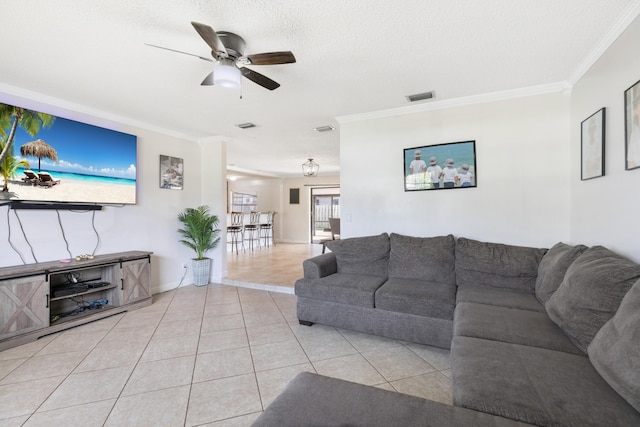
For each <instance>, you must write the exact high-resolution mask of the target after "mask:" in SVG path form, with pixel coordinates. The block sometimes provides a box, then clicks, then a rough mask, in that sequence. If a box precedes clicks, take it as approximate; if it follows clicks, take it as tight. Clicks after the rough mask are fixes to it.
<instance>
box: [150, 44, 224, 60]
mask: <svg viewBox="0 0 640 427" xmlns="http://www.w3.org/2000/svg"><path fill="white" fill-rule="evenodd" d="M145 45H147V46H151V47H155V48H158V49H164V50H168V51H171V52H176V53H181V54H183V55H189V56H195V57H196V58H200V59H202V60H203V61H209V62H214V61H213V59H211V58H205V57H204V56H200V55H196V54H193V53H189V52H183V51H181V50H175V49H171V48H168V47H164V46H157V45H155V44H150V43H145Z"/></svg>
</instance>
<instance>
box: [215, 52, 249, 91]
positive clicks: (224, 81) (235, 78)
mask: <svg viewBox="0 0 640 427" xmlns="http://www.w3.org/2000/svg"><path fill="white" fill-rule="evenodd" d="M241 76H242V74H241V73H240V69H239V68H238V67H236V66H235V65H234V63H233V61H231V60H228V59H224V60H222V61H220V65H218V66H217V67H216V68H215V70H213V84H214V85H216V86H222V87H227V88H232V89H237V88H239V87H240V77H241Z"/></svg>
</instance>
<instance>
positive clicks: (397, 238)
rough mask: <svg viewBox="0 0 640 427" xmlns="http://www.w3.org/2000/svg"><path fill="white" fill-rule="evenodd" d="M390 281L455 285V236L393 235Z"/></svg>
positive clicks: (391, 241)
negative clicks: (407, 280) (391, 278)
mask: <svg viewBox="0 0 640 427" xmlns="http://www.w3.org/2000/svg"><path fill="white" fill-rule="evenodd" d="M389 240H390V243H391V252H390V255H389V277H397V278H401V279H419V280H426V281H429V282H438V283H446V284H450V285H454V284H455V283H456V268H455V247H456V241H455V239H454V238H453V235H451V234H450V235H448V236H438V237H411V236H403V235H401V234H396V233H391V237H390V239H389Z"/></svg>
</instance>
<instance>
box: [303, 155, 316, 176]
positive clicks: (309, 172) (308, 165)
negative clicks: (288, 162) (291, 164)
mask: <svg viewBox="0 0 640 427" xmlns="http://www.w3.org/2000/svg"><path fill="white" fill-rule="evenodd" d="M318 170H320V165H319V164H317V163H316V162H314V161H313V159H312V158H309V161H306V162H304V163H303V164H302V175H304V176H318Z"/></svg>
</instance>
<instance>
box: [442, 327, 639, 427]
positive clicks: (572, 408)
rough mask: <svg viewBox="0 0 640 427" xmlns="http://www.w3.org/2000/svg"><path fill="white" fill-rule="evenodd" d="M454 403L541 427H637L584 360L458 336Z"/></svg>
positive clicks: (454, 356)
mask: <svg viewBox="0 0 640 427" xmlns="http://www.w3.org/2000/svg"><path fill="white" fill-rule="evenodd" d="M451 362H452V367H451V368H452V369H451V371H452V373H453V402H454V405H457V406H463V407H466V408H470V409H475V410H477V411H483V412H488V413H491V414H494V415H501V416H504V417H508V418H513V419H517V420H521V421H525V422H528V423H531V424H536V425H540V426H581V427H584V426H638V425H640V413H638V412H637V411H636V410H634V409H633V407H632V406H631V405H629V404H628V403H627V402H626V401H625V400H624V399H623V398H622V397H620V395H619V394H618V393H616V392H615V391H614V390H613V389H612V388H611V387H609V385H608V384H607V383H606V382H605V381H604V380H603V379H602V377H601V376H600V375H598V373H597V372H596V370H595V369H594V368H593V366H592V365H591V363H590V362H589V358H587V357H586V356H579V355H576V354H569V353H565V352H562V351H553V350H548V349H544V348H536V347H527V346H522V345H517V344H507V343H503V342H498V341H490V340H484V339H479V338H469V337H460V336H456V337H454V338H453V341H452V346H451Z"/></svg>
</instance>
